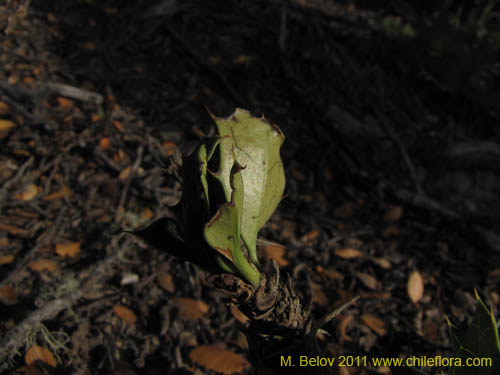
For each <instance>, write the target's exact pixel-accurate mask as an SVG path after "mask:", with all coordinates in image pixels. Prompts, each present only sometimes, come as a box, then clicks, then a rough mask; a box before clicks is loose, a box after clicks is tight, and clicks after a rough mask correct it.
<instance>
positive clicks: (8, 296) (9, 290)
mask: <svg viewBox="0 0 500 375" xmlns="http://www.w3.org/2000/svg"><path fill="white" fill-rule="evenodd" d="M16 299H17V295H16V290H15V289H14V287H13V286H12V285H10V284H7V285H2V286H0V300H1V301H2V302H3V303H5V304H6V305H12V304H14V303H16Z"/></svg>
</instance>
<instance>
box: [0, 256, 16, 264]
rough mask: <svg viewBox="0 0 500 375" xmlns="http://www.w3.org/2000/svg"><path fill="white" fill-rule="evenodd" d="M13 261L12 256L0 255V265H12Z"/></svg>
mask: <svg viewBox="0 0 500 375" xmlns="http://www.w3.org/2000/svg"><path fill="white" fill-rule="evenodd" d="M14 259H16V258H15V257H14V255H0V265H2V264H9V263H12V262H13V261H14Z"/></svg>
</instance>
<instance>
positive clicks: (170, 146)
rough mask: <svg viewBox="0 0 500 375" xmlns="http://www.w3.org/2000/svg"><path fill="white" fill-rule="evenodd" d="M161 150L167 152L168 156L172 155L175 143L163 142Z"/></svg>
mask: <svg viewBox="0 0 500 375" xmlns="http://www.w3.org/2000/svg"><path fill="white" fill-rule="evenodd" d="M162 147H163V149H164V150H165V151H166V152H167V155H168V156H171V155H173V153H174V151H175V148H176V147H177V143H175V142H174V141H165V142H163V143H162Z"/></svg>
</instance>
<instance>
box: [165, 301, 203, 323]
mask: <svg viewBox="0 0 500 375" xmlns="http://www.w3.org/2000/svg"><path fill="white" fill-rule="evenodd" d="M174 305H175V306H176V307H177V308H178V309H179V317H180V318H181V319H187V320H196V319H199V318H201V317H202V316H203V315H204V314H205V313H206V312H207V311H208V309H209V307H208V305H207V304H206V303H205V302H203V301H200V300H195V299H192V298H183V297H179V298H175V299H174Z"/></svg>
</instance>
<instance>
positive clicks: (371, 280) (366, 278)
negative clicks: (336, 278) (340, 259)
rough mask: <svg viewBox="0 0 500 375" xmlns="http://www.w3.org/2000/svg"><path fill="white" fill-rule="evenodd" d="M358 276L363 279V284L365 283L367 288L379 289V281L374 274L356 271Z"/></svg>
mask: <svg viewBox="0 0 500 375" xmlns="http://www.w3.org/2000/svg"><path fill="white" fill-rule="evenodd" d="M356 276H357V277H358V279H360V280H361V282H362V283H363V284H365V286H366V287H367V288H369V289H371V290H376V289H377V286H378V281H377V279H376V278H375V277H374V276H372V275H370V274H368V273H365V272H356Z"/></svg>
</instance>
